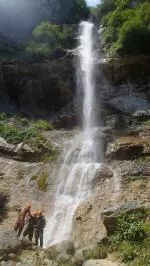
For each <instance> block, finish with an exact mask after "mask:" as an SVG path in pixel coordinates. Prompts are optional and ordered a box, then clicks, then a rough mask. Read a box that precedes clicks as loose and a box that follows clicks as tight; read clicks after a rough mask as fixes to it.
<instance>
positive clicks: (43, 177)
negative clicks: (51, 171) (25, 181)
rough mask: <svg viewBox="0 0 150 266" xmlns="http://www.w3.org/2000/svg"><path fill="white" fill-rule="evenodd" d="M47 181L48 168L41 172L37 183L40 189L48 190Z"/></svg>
mask: <svg viewBox="0 0 150 266" xmlns="http://www.w3.org/2000/svg"><path fill="white" fill-rule="evenodd" d="M47 181H48V172H47V170H44V171H42V172H41V174H40V175H39V177H38V179H37V185H38V189H39V190H40V191H43V192H46V191H47V186H48V183H47Z"/></svg>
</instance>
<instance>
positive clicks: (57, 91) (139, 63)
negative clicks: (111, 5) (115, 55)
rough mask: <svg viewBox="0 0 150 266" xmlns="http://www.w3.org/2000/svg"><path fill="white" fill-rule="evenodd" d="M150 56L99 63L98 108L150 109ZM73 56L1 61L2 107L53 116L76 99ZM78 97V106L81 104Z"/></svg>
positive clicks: (119, 109)
mask: <svg viewBox="0 0 150 266" xmlns="http://www.w3.org/2000/svg"><path fill="white" fill-rule="evenodd" d="M149 68H150V58H149V57H141V58H135V57H133V58H126V59H113V60H110V61H108V62H107V61H106V62H104V63H100V69H99V73H97V74H98V83H97V99H98V100H97V110H99V109H108V108H109V109H113V110H116V112H118V111H119V112H121V113H125V114H128V113H130V114H132V113H134V112H136V111H139V110H147V109H150V103H149V101H150V92H149V91H150V88H149V86H150V85H149V80H150V75H149ZM73 73H74V67H73V64H72V58H64V59H62V60H56V61H54V62H48V61H47V62H43V63H41V62H40V63H38V62H37V63H34V62H32V63H31V62H25V61H23V62H18V61H16V62H14V61H12V62H1V63H0V111H4V112H5V111H7V112H18V111H20V112H22V113H24V114H26V115H29V116H31V115H36V116H39V117H40V116H43V117H44V116H48V117H49V116H50V115H54V114H56V113H57V112H59V111H60V110H61V109H62V108H63V107H66V106H67V105H69V104H70V105H71V107H69V109H68V111H67V112H70V113H71V112H72V111H73V102H74V99H75V75H74V74H73ZM79 105H80V104H79V103H78V102H77V101H76V105H75V106H76V107H77V108H78V107H79Z"/></svg>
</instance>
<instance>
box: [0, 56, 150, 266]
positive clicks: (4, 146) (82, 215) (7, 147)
mask: <svg viewBox="0 0 150 266" xmlns="http://www.w3.org/2000/svg"><path fill="white" fill-rule="evenodd" d="M113 64H114V63H113ZM70 66H71V67H72V65H71V63H70V61H68V63H67V64H66V63H65V65H64V62H63V61H62V62H55V63H54V64H49V63H48V62H47V63H40V64H35V63H33V64H32V65H31V64H29V65H28V64H26V65H25V66H22V68H21V64H18V63H16V64H14V63H12V64H6V63H5V64H1V77H0V82H1V85H2V86H1V87H0V88H1V90H0V91H1V97H2V98H1V108H3V110H4V111H5V110H8V109H9V110H10V107H11V108H12V109H13V110H14V109H15V108H16V110H18V109H17V108H22V109H23V110H25V112H26V111H27V112H29V113H32V114H33V113H34V112H35V114H36V115H37V114H38V115H41V113H40V114H39V110H41V112H42V114H44V115H45V114H48V113H51V112H52V111H54V110H55V111H57V110H59V109H61V108H62V107H63V106H65V105H66V104H67V103H69V102H70V101H72V95H73V90H72V88H73V87H72V86H71V84H73V76H72V74H70ZM108 66H109V67H110V65H109V63H108V65H107V63H106V64H105V65H103V67H104V68H106V69H107V68H108ZM113 66H114V65H113ZM122 68H123V69H124V70H122V71H124V77H126V75H127V74H126V72H127V71H128V69H126V67H125V68H124V67H123V66H122ZM112 69H113V67H112ZM144 69H145V70H144ZM33 70H34V71H33ZM56 70H57V71H58V72H59V73H60V79H58V74H57V75H56V72H55V71H56ZM62 70H63V71H62ZM103 71H104V69H102V72H103ZM105 71H106V70H105ZM105 71H104V72H105ZM111 71H112V73H113V75H114V71H115V70H114V69H113V70H111ZM111 71H110V72H109V74H108V73H107V75H110V76H111ZM130 71H132V68H130ZM143 71H147V65H146V68H145V65H144V67H143ZM58 72H57V73H58ZM104 72H103V73H104ZM49 73H50V75H49ZM142 73H147V74H144V75H145V76H146V77H147V78H146V80H145V81H144V83H143V84H142V83H140V82H141V80H142V79H141V76H140V75H139V79H137V80H136V75H135V77H134V79H135V81H136V85H134V86H133V83H132V86H131V85H130V84H127V79H126V80H124V79H122V78H121V79H120V81H119V82H117V85H116V86H115V85H114V84H115V82H114V81H112V83H111V80H110V79H108V80H109V81H110V82H109V84H106V82H105V83H104V82H103V84H102V81H101V85H103V86H102V87H101V89H102V94H101V96H102V99H103V102H104V106H105V111H106V112H104V113H103V115H104V128H103V141H104V144H105V145H104V161H103V166H102V168H101V169H99V170H98V171H97V173H96V174H95V177H94V179H93V183H92V196H91V197H90V198H88V199H87V201H86V202H83V203H82V204H81V205H80V206H79V207H78V208H77V210H76V213H75V215H74V218H73V228H72V235H71V239H72V241H73V243H72V242H69V243H71V244H69V247H70V246H71V247H73V250H74V251H73V252H72V253H70V251H69V253H68V248H67V247H68V244H67V243H63V244H62V245H60V246H61V248H60V246H56V247H52V249H51V248H50V249H48V250H45V251H42V252H41V251H39V250H36V249H35V248H34V247H31V246H30V245H29V243H27V246H26V244H25V243H22V242H19V243H18V240H17V239H16V236H15V235H14V233H12V229H13V225H14V223H15V221H16V217H17V212H16V207H19V206H20V205H24V204H25V203H28V202H29V201H32V205H33V208H34V209H36V208H39V207H40V208H44V210H45V214H46V215H47V214H50V212H51V208H52V204H53V200H54V195H55V191H56V185H57V176H58V169H60V165H61V163H62V161H61V160H60V159H61V157H59V156H58V157H57V158H55V160H51V156H50V155H51V151H50V150H49V152H48V153H47V150H45V148H41V149H40V150H34V149H33V147H30V145H25V144H24V143H22V144H10V143H9V142H7V141H6V140H4V139H0V207H1V211H0V231H1V232H3V235H2V238H3V239H4V242H2V243H1V244H2V245H0V260H1V261H11V262H12V261H16V259H17V260H18V259H19V262H17V264H16V265H18V266H19V265H27V262H28V265H53V266H59V265H68V266H76V265H79V266H80V265H106V266H107V265H116V266H117V265H123V264H122V263H121V262H119V260H118V258H116V256H115V257H113V256H111V258H110V257H109V255H108V253H109V252H108V246H106V247H107V250H105V251H104V250H99V249H98V254H97V252H96V253H94V251H93V253H92V255H89V252H91V251H89V250H88V248H91V247H95V246H96V247H97V245H98V248H99V245H101V244H102V247H103V244H104V243H105V241H106V242H107V237H108V236H109V234H110V233H112V232H114V230H115V229H116V224H117V217H118V215H120V214H122V213H136V212H137V211H141V212H143V210H144V209H145V208H146V209H149V208H150V195H149V191H150V166H149V165H150V164H149V163H150V111H149V109H150V108H149V95H150V93H149V85H148V75H149V74H148V72H142ZM119 74H120V72H119V71H118V75H119ZM128 75H129V74H128ZM142 75H143V74H142ZM134 79H133V80H134ZM60 80H61V82H60ZM133 80H132V82H133ZM52 81H53V82H52ZM123 81H124V82H126V83H125V84H124V85H121V84H120V83H122V82H123ZM139 81H140V82H139ZM50 84H51V86H50ZM62 84H63V86H62ZM66 84H68V86H66ZM110 84H111V85H110ZM112 84H113V85H112ZM54 88H55V90H54ZM64 90H65V92H66V93H64ZM43 92H44V93H43ZM120 97H121V99H122V100H121V99H120ZM137 98H138V100H137ZM114 99H116V101H115V100H114ZM128 99H129V102H128ZM117 100H118V102H119V103H118V102H117ZM112 101H114V103H113V105H112V104H111V103H112ZM4 103H5V105H4ZM50 103H51V104H50ZM107 107H109V108H108V109H107ZM110 110H111V113H110ZM139 110H140V111H139ZM65 119H66V118H65ZM65 119H64V120H65ZM64 120H63V121H62V123H60V124H59V127H60V130H52V131H46V132H44V133H43V134H44V137H45V138H46V139H47V141H50V142H52V143H53V144H54V145H56V146H57V147H59V149H60V150H61V148H62V146H63V143H64V140H66V138H71V137H72V136H74V135H75V134H76V131H75V130H71V131H65V130H64V127H65V126H64V124H65V122H64ZM22 122H23V123H24V122H25V120H23V121H22ZM11 123H12V120H11ZM14 123H16V121H15V120H14ZM71 124H72V125H73V120H71ZM48 210H49V213H48V212H47V211H48ZM147 219H149V218H147ZM7 232H8V233H7ZM8 238H9V239H10V238H12V239H14V243H16V246H17V247H18V246H19V250H18V248H17V249H16V248H14V247H12V249H10V248H8V247H9V245H8ZM30 244H31V243H30ZM24 245H25V246H24ZM4 246H5V248H4ZM25 247H26V248H25ZM100 247H101V246H100ZM5 249H6V250H5ZM24 249H25V250H24ZM75 249H77V251H76V250H75ZM69 250H70V249H69ZM12 252H13V253H15V255H16V256H17V257H15V255H14V254H13V255H12V254H11V253H12ZM54 254H55V256H54ZM90 254H91V253H90ZM93 254H94V255H93ZM107 255H108V258H106V257H107ZM90 258H91V259H93V258H97V259H98V258H99V259H102V260H100V261H99V260H97V261H94V260H89V261H88V262H85V261H86V260H88V259H90ZM116 261H118V262H116ZM11 262H10V263H11ZM84 262H85V264H83V263H84ZM6 263H7V262H6ZM63 263H64V264H63ZM2 265H8V264H5V262H3V264H2ZM134 265H139V264H134ZM141 265H142V264H141ZM147 265H148V264H147Z"/></svg>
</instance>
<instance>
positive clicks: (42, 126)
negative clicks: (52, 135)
mask: <svg viewBox="0 0 150 266" xmlns="http://www.w3.org/2000/svg"><path fill="white" fill-rule="evenodd" d="M33 126H34V127H35V128H36V129H38V130H45V131H47V130H53V129H54V127H53V125H52V124H51V123H49V122H48V121H46V120H37V121H36V122H34V124H33Z"/></svg>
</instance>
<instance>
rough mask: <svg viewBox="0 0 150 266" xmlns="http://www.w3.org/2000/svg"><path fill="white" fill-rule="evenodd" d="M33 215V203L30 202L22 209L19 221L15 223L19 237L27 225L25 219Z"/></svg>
mask: <svg viewBox="0 0 150 266" xmlns="http://www.w3.org/2000/svg"><path fill="white" fill-rule="evenodd" d="M30 216H31V204H28V205H27V206H26V207H25V208H23V209H22V210H20V212H19V217H18V219H17V222H16V223H15V226H14V230H15V231H16V232H17V236H18V237H19V236H20V235H21V233H22V230H23V228H24V225H25V219H26V218H28V217H30Z"/></svg>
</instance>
